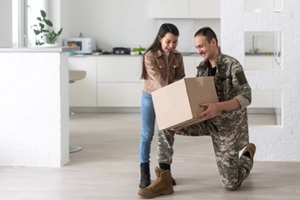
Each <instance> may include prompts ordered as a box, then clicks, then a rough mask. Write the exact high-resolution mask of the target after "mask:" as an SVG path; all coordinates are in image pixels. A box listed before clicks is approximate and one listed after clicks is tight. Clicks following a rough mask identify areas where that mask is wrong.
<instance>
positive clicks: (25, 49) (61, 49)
mask: <svg viewBox="0 0 300 200" xmlns="http://www.w3.org/2000/svg"><path fill="white" fill-rule="evenodd" d="M78 49H79V47H62V46H56V47H16V48H0V52H9V53H12V52H23V53H26V52H30V53H32V52H36V53H47V52H68V51H74V50H78Z"/></svg>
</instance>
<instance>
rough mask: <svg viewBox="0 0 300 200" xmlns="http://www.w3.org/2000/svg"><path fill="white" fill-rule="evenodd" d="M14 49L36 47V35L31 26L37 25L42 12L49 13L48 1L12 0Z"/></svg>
mask: <svg viewBox="0 0 300 200" xmlns="http://www.w3.org/2000/svg"><path fill="white" fill-rule="evenodd" d="M12 5H13V6H12V7H13V11H12V13H13V47H24V46H32V45H34V41H35V35H34V32H33V31H32V29H31V26H32V25H33V24H35V23H36V17H37V16H39V15H40V14H39V13H40V10H41V9H43V10H45V11H47V5H48V0H39V1H37V0H12Z"/></svg>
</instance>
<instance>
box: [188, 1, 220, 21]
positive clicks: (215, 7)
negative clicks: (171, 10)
mask: <svg viewBox="0 0 300 200" xmlns="http://www.w3.org/2000/svg"><path fill="white" fill-rule="evenodd" d="M189 4H190V5H189V7H190V11H189V18H200V19H201V18H212V19H213V18H220V0H209V1H207V0H189Z"/></svg>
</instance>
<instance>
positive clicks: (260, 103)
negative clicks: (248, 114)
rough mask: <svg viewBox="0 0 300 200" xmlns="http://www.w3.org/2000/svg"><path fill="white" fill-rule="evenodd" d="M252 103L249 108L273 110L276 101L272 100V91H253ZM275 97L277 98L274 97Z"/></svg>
mask: <svg viewBox="0 0 300 200" xmlns="http://www.w3.org/2000/svg"><path fill="white" fill-rule="evenodd" d="M251 92H252V103H251V104H250V105H249V107H250V108H275V107H277V105H276V104H277V99H274V90H271V89H270V90H268V89H265V90H259V89H253V90H252V91H251ZM276 97H277V96H276Z"/></svg>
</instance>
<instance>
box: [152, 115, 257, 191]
mask: <svg viewBox="0 0 300 200" xmlns="http://www.w3.org/2000/svg"><path fill="white" fill-rule="evenodd" d="M227 129H228V127H227ZM227 129H226V127H220V126H216V125H215V124H214V123H213V122H211V121H209V120H207V121H204V122H200V123H197V124H193V125H191V126H187V127H185V128H182V129H180V130H176V131H174V130H171V129H167V130H163V131H159V133H158V162H159V163H165V164H171V163H172V157H173V153H174V151H173V144H174V139H175V138H174V136H175V134H179V135H186V136H207V135H209V136H211V138H212V143H213V147H214V151H215V157H216V162H217V166H218V169H219V173H220V176H221V178H222V182H223V185H224V187H225V189H227V190H236V189H238V188H239V187H240V186H241V184H242V182H243V180H245V179H246V178H247V176H248V175H249V173H250V171H251V169H252V166H253V161H252V160H251V159H250V158H248V157H246V156H241V157H239V152H240V150H241V149H242V148H243V147H245V146H246V145H247V144H248V143H249V136H248V132H247V133H240V132H238V130H240V129H239V128H238V127H236V128H235V127H230V132H228V131H226V130H227Z"/></svg>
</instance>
